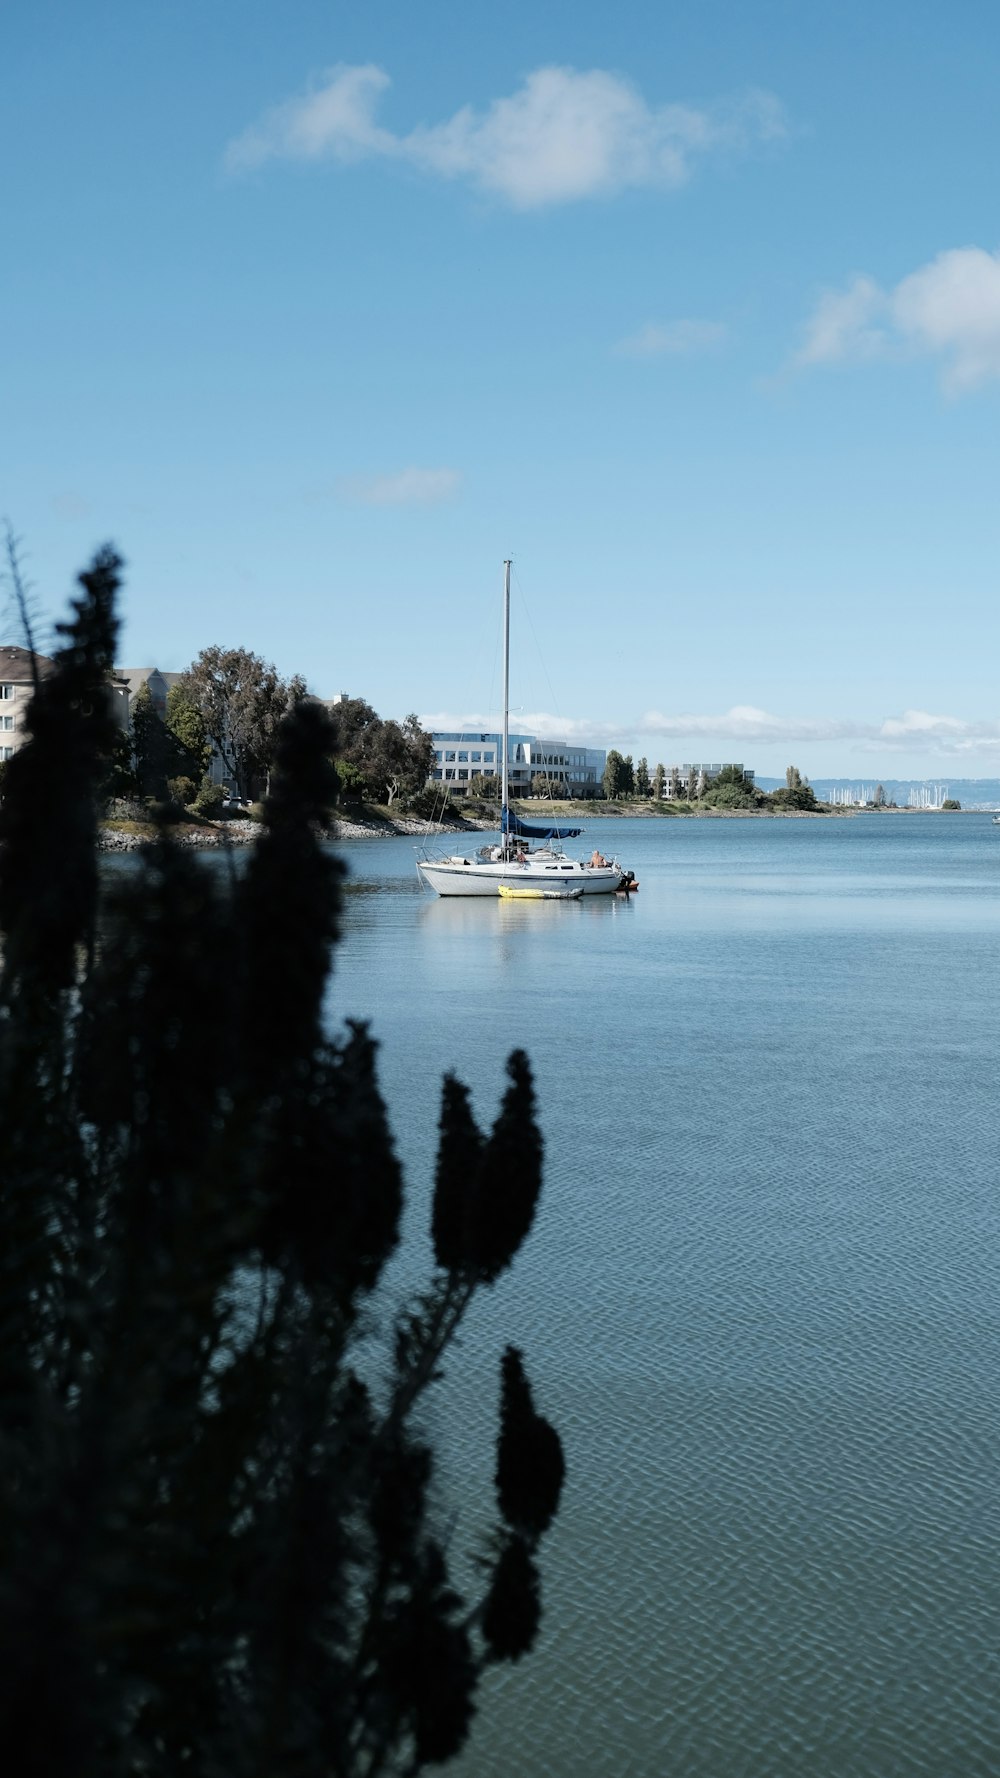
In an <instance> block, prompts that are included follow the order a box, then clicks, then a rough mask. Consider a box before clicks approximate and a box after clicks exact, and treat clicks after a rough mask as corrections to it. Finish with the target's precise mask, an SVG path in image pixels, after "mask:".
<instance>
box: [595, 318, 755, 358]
mask: <svg viewBox="0 0 1000 1778" xmlns="http://www.w3.org/2000/svg"><path fill="white" fill-rule="evenodd" d="M728 334H729V329H728V328H727V326H726V325H725V322H723V321H647V323H646V325H645V327H640V329H639V331H638V333H633V334H630V335H629V336H628V338H627V339H624V340H619V342H618V344H617V346H616V347H615V351H616V353H618V355H619V356H620V357H622V358H691V357H693V356H694V355H695V354H696V353H699V352H714V351H716V350H717V348H718V347H719V346H721V345H722V344H723V343H724V341H725V340H726V339H727V337H728Z"/></svg>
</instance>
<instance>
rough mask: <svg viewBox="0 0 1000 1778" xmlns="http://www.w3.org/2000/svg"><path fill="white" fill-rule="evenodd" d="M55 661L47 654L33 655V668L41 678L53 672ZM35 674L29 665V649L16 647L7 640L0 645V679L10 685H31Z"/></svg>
mask: <svg viewBox="0 0 1000 1778" xmlns="http://www.w3.org/2000/svg"><path fill="white" fill-rule="evenodd" d="M55 666H56V664H55V661H53V660H50V659H49V657H48V655H47V654H37V653H36V655H35V669H36V670H37V672H38V674H39V676H40V677H41V678H43V679H44V678H45V677H46V676H47V675H48V674H49V673H54V672H55ZM34 677H35V674H34V672H33V671H32V665H31V649H30V648H18V647H17V645H16V643H13V642H7V643H5V644H4V645H3V646H2V647H0V679H3V680H6V681H8V682H9V683H10V684H11V685H31V684H32V682H33V680H34Z"/></svg>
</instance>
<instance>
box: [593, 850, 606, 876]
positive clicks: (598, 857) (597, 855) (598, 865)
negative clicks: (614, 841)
mask: <svg viewBox="0 0 1000 1778" xmlns="http://www.w3.org/2000/svg"><path fill="white" fill-rule="evenodd" d="M590 862H591V865H592V866H593V868H594V870H603V869H604V867H605V865H606V864H607V862H608V861H607V859H606V858H605V857H604V855H603V853H602V852H600V851H599V850H598V848H597V847H596V846H595V847H594V850H593V851H592V853H591V854H590Z"/></svg>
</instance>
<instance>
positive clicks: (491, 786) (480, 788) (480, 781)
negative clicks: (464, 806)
mask: <svg viewBox="0 0 1000 1778" xmlns="http://www.w3.org/2000/svg"><path fill="white" fill-rule="evenodd" d="M469 795H470V796H485V797H493V798H495V797H498V796H499V795H500V780H499V778H498V777H497V776H496V774H495V773H492V772H477V773H476V774H475V776H474V777H473V778H470V780H469Z"/></svg>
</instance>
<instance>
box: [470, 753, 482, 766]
mask: <svg viewBox="0 0 1000 1778" xmlns="http://www.w3.org/2000/svg"><path fill="white" fill-rule="evenodd" d="M482 757H483V756H482V754H481V753H470V754H469V758H470V759H471V761H472V763H473V765H474V766H477V765H479V763H480V761H481V760H482Z"/></svg>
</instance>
